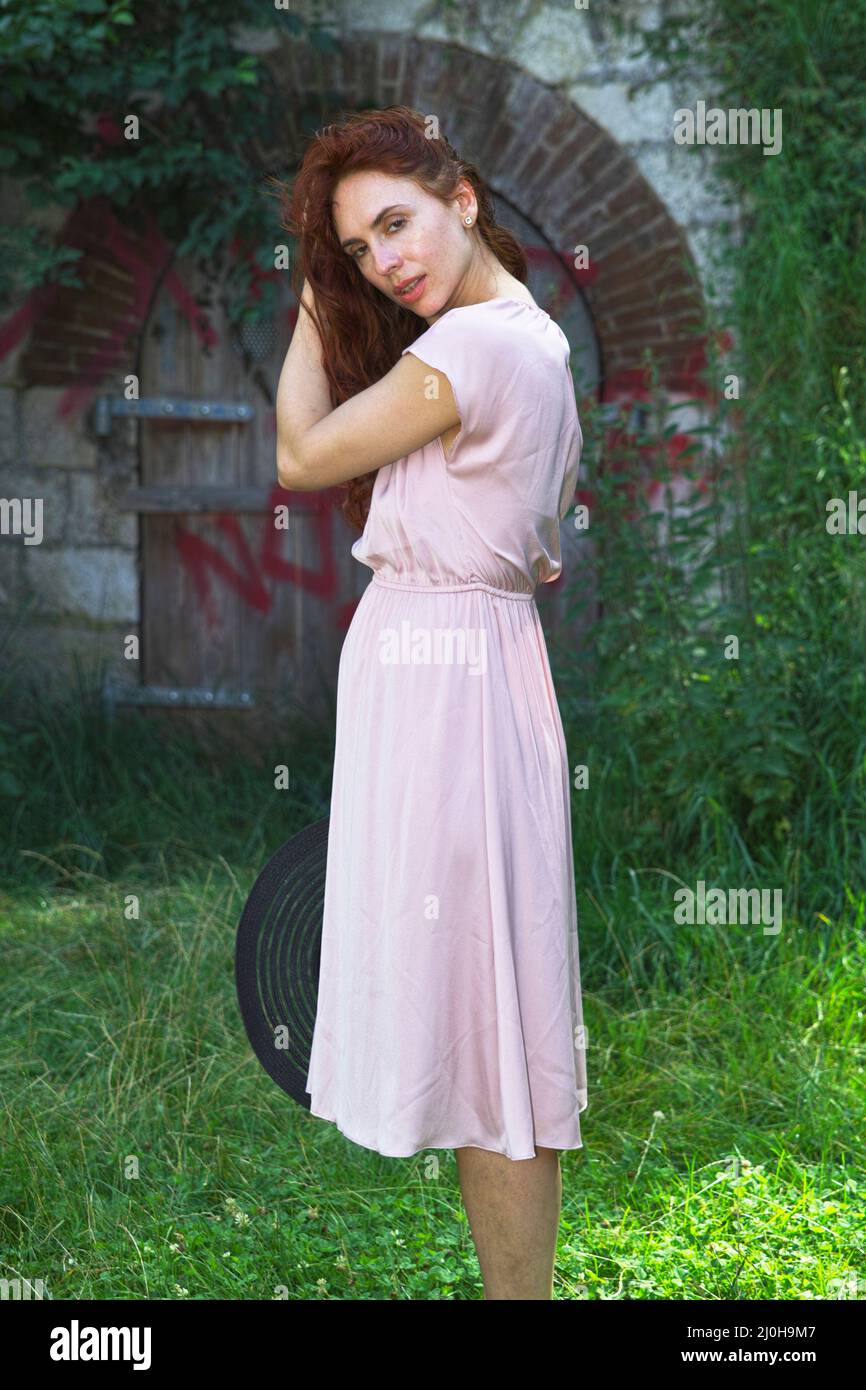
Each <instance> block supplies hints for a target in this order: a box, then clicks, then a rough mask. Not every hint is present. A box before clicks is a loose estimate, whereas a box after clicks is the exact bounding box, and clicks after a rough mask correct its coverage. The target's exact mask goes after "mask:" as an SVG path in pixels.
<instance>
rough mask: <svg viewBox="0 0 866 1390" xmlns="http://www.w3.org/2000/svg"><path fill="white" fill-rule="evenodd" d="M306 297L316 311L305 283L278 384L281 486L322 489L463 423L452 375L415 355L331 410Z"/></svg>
mask: <svg viewBox="0 0 866 1390" xmlns="http://www.w3.org/2000/svg"><path fill="white" fill-rule="evenodd" d="M307 296H309V303H310V304H311V305H312V307H313V308H315V305H314V301H313V296H312V293H311V291H310V290H309V289H308V286H307V284H306V282H305V283H304V289H303V292H302V296H301V308H300V309H299V311H298V322H297V324H296V325H295V332H294V335H293V337H292V341H291V344H290V345H289V350H288V352H287V354H286V360H285V362H284V363H283V370H282V373H281V374H280V384H279V387H278V389H277V478H278V479H279V482H280V484H281V486H282V487H285V488H289V489H291V490H292V491H297V492H316V491H318V490H319V489H321V488H326V487H333V486H334V485H335V484H337V483H343V482H348V481H349V479H351V478H358V477H360V476H361V475H362V474H363V473H371V472H374V471H375V470H376V469H379V468H382V467H384V465H385V464H388V463H395V462H396V460H397V459H400V458H405V457H406V455H407V454H410V453H412V452H414V450H415V449H420V448H421V447H422V445H424V444H429V443H430V442H431V440H433V439H436V437H437V436H438V435H440V434H444V432H445V431H446V430H448V429H450V428H451V427H452V426H453V425H456V424H458V423H459V421H460V416H459V414H458V411H457V405H456V402H455V400H454V394H453V392H452V389H451V385H450V383H449V381H448V378H447V377H446V376H445V375H444V374H443V373H442V372H434V370H433V368H432V367H430V366H429V365H428V364H427V363H426V362H423V361H422V360H421V359H420V358H419V357H416V356H415V355H414V354H413V353H411V352H409V353H406V354H405V356H401V358H400V360H399V361H398V362H396V363H395V365H394V366H393V367H392V368H391V370H390V372H388V373H386V375H385V376H383V377H382V379H381V381H377V382H375V383H374V384H373V385H372V386H369V387H368V388H367V390H366V391H359V392H358V394H357V395H356V396H352V397H351V399H350V400H348V401H344V403H343V404H342V405H340V406H337V408H336V409H335V410H333V409H332V408H331V404H330V400H331V398H330V394H329V391H328V383H327V379H326V377H325V373H324V370H323V368H322V358H321V344H320V342H319V337H318V334H317V333H316V330H315V327H314V325H313V323H312V321H311V319H310V317H309V314H308V313H307V312H306V310H305V308H304V304H305V300H306V297H307ZM431 397H432V399H431Z"/></svg>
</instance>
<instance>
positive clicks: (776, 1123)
mask: <svg viewBox="0 0 866 1390" xmlns="http://www.w3.org/2000/svg"><path fill="white" fill-rule="evenodd" d="M170 728H171V726H170V725H163V726H162V727H161V726H160V724H159V723H158V722H155V721H152V720H147V719H142V718H141V717H136V716H134V715H133V716H129V717H126V718H120V719H118V720H117V722H116V723H115V724H114V725H106V724H105V722H104V721H103V719H102V716H101V714H100V712H99V709H98V707H97V705H96V703H95V701H94V700H93V699H87V698H84V699H83V700H82V699H80V700H79V701H78V703H76V704H73V703H72V702H70V703H69V704H68V705H67V706H66V708H65V710H64V708H63V707H57V706H49V705H48V703H47V702H46V701H43V702H41V703H40V701H39V697H38V696H36V695H35V696H34V702H33V705H32V712H31V720H30V726H29V728H28V729H25V730H23V731H22V732H21V733H20V734H19V736H18V738H17V739H16V740H15V741H14V742H12V741H9V740H7V744H6V750H5V759H4V762H5V769H4V770H5V773H6V775H7V782H6V785H7V790H9V788H10V787H11V785H12V782H11V781H10V779H14V781H15V782H16V783H17V784H18V785H19V786H20V788H21V790H20V794H19V795H18V796H17V797H9V796H7V798H6V802H5V804H6V806H7V807H8V808H9V809H10V810H11V817H10V820H9V822H8V833H7V837H6V842H5V854H4V860H3V863H2V875H3V877H2V884H3V886H2V898H0V921H2V941H0V946H2V960H3V972H2V980H0V1013H2V1018H3V1035H2V1036H3V1047H2V1069H3V1097H4V1101H3V1109H2V1144H3V1151H4V1170H5V1172H4V1184H3V1197H2V1204H0V1222H2V1225H0V1265H2V1273H3V1274H4V1275H5V1276H6V1277H14V1276H16V1275H18V1276H20V1277H24V1278H28V1279H31V1280H35V1279H39V1278H41V1279H43V1280H44V1281H45V1285H46V1291H47V1293H48V1295H49V1296H51V1297H54V1298H64V1299H71V1298H75V1299H81V1298H130V1299H133V1298H167V1299H175V1298H192V1299H196V1298H199V1299H205V1298H236V1299H250V1298H278V1297H289V1298H292V1299H309V1298H322V1299H328V1298H336V1299H380V1298H396V1299H438V1298H457V1299H472V1298H480V1297H481V1294H482V1290H481V1281H480V1274H479V1269H478V1264H477V1260H476V1257H475V1252H474V1247H473V1245H472V1241H471V1237H470V1233H469V1229H468V1225H467V1222H466V1218H465V1215H464V1212H463V1208H462V1202H461V1198H460V1191H459V1185H458V1182H457V1172H456V1164H455V1160H454V1156H453V1153H452V1152H451V1151H450V1150H429V1151H426V1152H425V1153H422V1154H419V1155H417V1156H416V1157H414V1158H411V1159H389V1158H385V1157H382V1156H380V1155H378V1154H375V1153H373V1152H372V1151H370V1150H366V1149H363V1148H361V1147H360V1146H358V1145H355V1144H353V1143H351V1142H350V1141H349V1140H348V1139H346V1138H345V1137H344V1136H343V1135H341V1134H340V1133H339V1131H338V1130H337V1129H336V1127H335V1126H334V1125H332V1124H330V1123H328V1122H327V1121H323V1120H319V1119H318V1118H316V1117H314V1116H311V1115H310V1114H308V1113H307V1112H306V1111H304V1110H302V1109H301V1108H300V1107H299V1106H297V1105H295V1104H294V1103H293V1102H292V1101H290V1100H289V1099H288V1098H287V1097H286V1096H284V1094H283V1093H282V1091H280V1090H279V1088H278V1087H276V1086H275V1085H274V1083H273V1082H272V1081H271V1080H270V1078H269V1077H268V1076H267V1075H266V1073H265V1072H264V1071H263V1069H262V1068H261V1066H260V1064H259V1063H258V1061H257V1060H256V1059H255V1057H254V1056H253V1054H252V1052H251V1049H250V1047H249V1044H248V1042H247V1039H246V1035H245V1033H244V1030H243V1025H242V1021H241V1018H240V1015H239V1012H238V1008H237V1002H236V996H235V989H234V973H233V972H234V937H235V930H236V926H237V921H238V918H239V915H240V912H241V909H242V906H243V903H244V901H245V898H246V894H247V892H248V891H249V888H250V887H251V885H252V882H253V880H254V877H255V875H256V873H257V872H258V869H259V868H260V867H261V864H262V862H263V861H264V859H265V858H266V857H267V855H268V854H269V853H270V852H272V850H273V849H274V848H276V846H277V845H278V844H279V843H281V841H282V840H284V839H286V838H288V836H289V835H290V834H291V833H293V831H294V830H295V829H297V828H299V827H300V826H301V825H303V824H305V823H306V822H308V821H309V820H311V819H315V818H317V817H318V815H320V814H322V806H323V798H324V799H325V801H326V798H327V795H328V792H329V785H330V762H329V760H328V757H327V754H326V748H325V747H324V746H323V747H320V748H318V749H317V748H316V746H315V742H314V740H312V739H311V737H310V736H309V735H307V736H306V737H305V738H304V739H303V740H302V741H301V742H300V743H299V744H298V745H297V746H293V747H292V748H291V750H290V751H288V755H287V748H286V747H282V748H281V750H280V756H279V757H278V756H277V754H276V753H274V754H273V755H272V756H267V755H265V754H263V755H261V757H260V758H259V759H256V758H251V757H250V756H249V754H238V753H235V754H233V755H232V754H231V753H230V752H228V751H226V750H223V752H222V755H221V756H220V757H215V756H214V754H213V751H212V750H211V751H210V752H209V753H208V755H207V756H203V755H202V751H201V749H200V748H196V746H195V745H194V744H193V743H191V742H190V741H189V739H188V738H187V737H184V736H180V737H179V736H176V735H172V734H171V732H170ZM28 735H29V737H28ZM317 757H318V759H319V761H317ZM277 761H286V762H287V763H288V764H289V767H290V771H291V781H292V788H293V789H292V790H290V791H288V792H276V791H274V789H273V766H274V764H275V763H276V762H277ZM577 819H578V821H579V820H580V817H578V818H577ZM698 876H700V875H699V872H698V866H695V871H694V878H696V877H698ZM638 885H641V886H640V888H638ZM585 887H586V885H585V883H584V881H583V878H582V874H581V872H580V871H579V872H578V889H579V896H578V901H579V910H580V930H581V959H582V967H583V976H584V1001H585V1010H586V1023H587V1028H588V1034H589V1053H588V1069H589V1087H590V1105H589V1108H588V1109H587V1110H586V1111H585V1112H584V1114H583V1116H582V1125H583V1134H584V1142H585V1148H584V1149H583V1150H582V1151H578V1152H568V1153H565V1154H563V1156H562V1160H561V1162H562V1172H563V1207H562V1222H561V1229H560V1246H559V1252H558V1259H557V1273H556V1288H555V1292H556V1297H557V1298H589V1299H595V1298H605V1299H610V1298H642V1299H660V1298H674V1299H696V1298H709V1299H729V1298H744V1299H766V1298H786V1299H803V1298H835V1297H838V1296H839V1294H840V1290H841V1291H842V1292H843V1294H844V1292H845V1290H846V1289H847V1288H848V1286H849V1281H851V1280H854V1281H856V1280H857V1279H858V1278H859V1279H860V1284H859V1285H857V1284H856V1282H855V1284H854V1285H852V1286H851V1287H854V1288H856V1289H858V1290H859V1294H860V1296H862V1268H863V1249H864V1236H866V1232H864V1211H863V1200H862V1195H863V1194H862V1177H861V1175H862V1169H863V1153H862V1147H863V1145H862V1124H861V1120H862V1114H863V1043H862V1033H863V1029H862V980H863V973H864V952H866V946H864V933H863V921H864V911H866V908H864V902H863V900H862V899H861V900H860V901H851V903H850V905H849V910H848V912H847V914H846V915H845V916H844V917H843V918H841V919H840V920H839V921H836V922H833V923H832V924H830V925H828V924H820V923H819V924H815V923H810V924H806V923H799V922H797V921H790V922H789V921H787V920H786V921H785V923H784V926H783V929H782V931H781V932H780V933H779V934H778V935H777V936H765V935H764V934H763V933H762V931H761V929H760V927H727V928H709V927H700V926H696V927H679V928H673V927H672V926H671V921H672V917H671V899H670V886H669V884H668V882H667V880H666V879H665V878H664V877H662V876H659V875H657V874H653V873H648V874H644V875H641V874H638V875H633V874H629V873H627V872H621V873H619V874H617V873H616V872H614V874H613V875H612V877H611V880H610V886H609V887H608V889H607V891H605V892H600V891H599V888H598V887H597V886H595V887H593V886H590V888H589V891H588V892H587V891H584V889H585ZM131 894H134V895H136V896H137V897H138V900H139V915H138V916H137V917H135V916H129V915H128V913H127V906H128V897H129V895H131ZM848 1296H851V1295H850V1294H849V1295H848Z"/></svg>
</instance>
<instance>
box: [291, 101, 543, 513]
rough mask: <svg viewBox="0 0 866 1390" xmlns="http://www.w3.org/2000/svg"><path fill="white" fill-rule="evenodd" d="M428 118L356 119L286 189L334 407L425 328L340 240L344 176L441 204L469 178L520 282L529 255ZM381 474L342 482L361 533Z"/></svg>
mask: <svg viewBox="0 0 866 1390" xmlns="http://www.w3.org/2000/svg"><path fill="white" fill-rule="evenodd" d="M427 128H428V127H427V120H426V119H425V117H424V116H423V115H422V114H421V112H420V111H414V110H413V109H412V108H411V107H410V106H388V107H386V108H385V109H384V110H379V111H359V112H355V113H353V114H352V115H350V116H348V117H346V118H345V119H343V120H342V121H341V122H340V123H339V124H337V125H329V126H325V128H324V129H323V130H321V131H319V132H317V133H316V134H315V135H314V136H313V137H312V139H311V141H310V144H309V145H308V147H307V150H306V153H305V154H304V158H303V161H302V163H301V166H300V169H299V170H298V172H297V174H296V176H295V178H294V181H293V183H292V184H291V186H290V188H288V187H287V186H285V185H283V186H282V196H283V202H282V214H283V222H282V223H281V225H282V226H283V227H284V229H285V230H286V231H288V232H289V233H290V234H291V235H292V236H293V237H295V238H296V239H297V242H298V247H297V255H296V257H295V264H294V269H293V273H292V288H293V290H294V291H295V294H296V295H297V298H298V300H299V301H300V298H301V293H302V291H303V286H304V280H306V281H307V282H308V283H309V286H310V288H311V289H312V291H313V294H314V295H315V298H316V308H317V310H318V316H319V323H318V324H317V330H318V333H319V339H320V341H321V343H322V361H323V365H324V369H325V373H326V376H327V378H328V385H329V387H330V393H331V404H332V407H333V408H334V409H336V407H337V406H338V405H342V404H343V402H344V401H346V400H349V399H350V397H352V396H355V395H357V394H358V392H359V391H364V390H366V388H367V387H368V386H372V385H373V383H374V382H376V381H380V380H381V378H382V377H383V376H385V374H386V373H387V372H389V371H390V370H391V368H392V367H393V366H394V364H395V363H396V362H397V361H398V360H399V358H400V354H401V352H402V351H403V348H405V347H408V346H409V344H410V343H412V342H414V341H415V339H416V338H418V337H420V335H421V333H423V332H425V331H426V329H427V327H428V325H427V323H426V322H425V321H424V320H423V319H422V320H419V318H418V315H417V314H413V313H412V312H411V311H410V310H409V309H404V308H403V307H402V306H401V305H399V304H396V303H394V302H393V301H391V300H390V299H388V298H386V296H385V295H383V294H382V293H380V291H379V290H377V289H375V288H374V287H373V286H372V285H371V284H370V282H369V281H368V280H365V279H364V278H363V276H362V275H361V273H360V271H359V270H358V268H357V266H355V265H354V264H353V262H352V260H351V259H350V257H349V256H347V255H346V253H345V251H344V250H343V248H342V247H341V246H340V243H339V241H338V240H337V233H336V228H335V227H334V220H333V214H332V206H331V200H332V197H333V194H334V190H335V188H336V185H337V184H338V182H339V181H340V179H341V178H343V177H345V176H346V175H348V174H351V173H355V172H356V171H358V170H361V169H364V170H367V169H370V170H376V171H377V172H380V173H386V174H392V175H394V176H396V177H398V178H410V179H413V180H414V181H415V182H416V183H417V184H419V185H420V186H421V187H422V188H425V189H426V190H427V192H428V193H431V194H432V195H433V196H434V197H436V198H440V199H441V200H442V202H448V201H450V200H452V199H454V198H455V197H456V196H457V185H458V183H459V181H460V180H461V179H466V180H467V182H468V183H470V184H471V185H472V188H473V190H474V193H475V197H476V199H477V201H478V218H477V223H476V225H477V228H478V233H479V235H480V236H481V238H482V239H483V241H484V242H485V243H486V245H487V246H488V247H489V248H490V250H491V251H492V252H493V254H494V256H495V257H496V258H497V259H498V260H499V262H500V263H501V264H502V265H503V266H504V267H505V269H506V270H507V271H508V272H509V273H510V274H511V275H513V276H514V277H515V279H517V280H520V281H521V282H522V283H523V284H525V283H526V280H527V265H526V257H525V255H524V253H523V250H522V248H521V246H520V243H519V241H518V240H517V238H516V237H515V236H514V235H513V234H512V233H511V232H510V231H509V230H508V229H507V228H506V227H503V226H501V225H500V224H499V223H497V222H496V220H495V218H494V216H493V199H492V196H491V194H490V191H489V189H488V188H487V186H486V184H485V183H484V182H483V180H482V178H481V175H480V174H479V172H478V170H477V169H476V168H475V167H474V165H472V164H467V163H466V161H465V160H463V159H461V158H460V156H459V155H458V154H457V152H456V151H455V150H454V149H453V147H452V146H451V145H450V144H449V143H448V141H447V140H446V139H445V137H444V136H443V135H441V134H440V135H439V136H438V138H431V137H430V136H429V135H428V134H427ZM376 471H377V470H374V471H373V472H372V473H364V474H362V475H361V476H360V477H358V478H352V479H350V480H349V482H347V483H342V484H340V486H341V487H343V488H346V489H347V492H348V495H347V497H346V499H345V500H344V502H343V506H342V510H343V515H344V516H345V518H346V520H347V521H348V522H349V524H350V525H352V526H356V527H357V528H358V530H359V531H361V530H363V528H364V525H365V523H366V520H367V516H368V514H369V511H370V497H371V494H372V492H373V484H374V483H375V481H376Z"/></svg>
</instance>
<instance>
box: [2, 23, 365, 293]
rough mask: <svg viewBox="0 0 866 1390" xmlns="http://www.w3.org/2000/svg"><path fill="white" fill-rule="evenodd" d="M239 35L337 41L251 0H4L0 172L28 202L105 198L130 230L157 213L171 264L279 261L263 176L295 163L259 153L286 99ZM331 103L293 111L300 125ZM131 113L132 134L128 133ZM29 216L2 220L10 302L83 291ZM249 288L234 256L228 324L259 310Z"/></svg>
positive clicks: (318, 48) (73, 254) (70, 255)
mask: <svg viewBox="0 0 866 1390" xmlns="http://www.w3.org/2000/svg"><path fill="white" fill-rule="evenodd" d="M241 30H243V31H244V32H250V31H254V30H270V31H272V32H275V33H277V34H280V33H282V34H283V35H284V36H285V38H286V39H287V40H289V41H291V42H299V41H302V40H303V41H305V42H306V43H307V44H309V45H310V46H311V47H312V49H313V51H314V52H315V53H322V54H324V53H330V52H333V51H334V49H335V48H336V47H337V40H336V39H335V37H334V36H333V35H332V34H331V33H329V32H328V31H327V30H326V29H323V28H322V27H320V26H317V25H315V24H311V23H308V22H306V21H305V20H303V19H301V18H300V17H299V16H298V15H296V14H294V13H293V12H292V11H291V10H290V9H286V10H280V9H275V8H274V7H273V6H272V5H267V4H266V5H263V4H260V3H257V0H170V3H168V0H157V3H154V0H0V62H2V66H3V82H2V85H0V121H2V127H3V140H2V143H0V172H2V173H4V174H5V175H6V176H7V177H8V178H10V179H12V180H15V181H16V182H17V183H18V184H19V186H21V187H23V188H24V189H25V191H26V196H27V198H28V199H29V201H30V203H31V205H32V206H33V207H34V208H42V207H46V206H49V205H55V206H56V205H58V204H59V205H61V206H65V207H68V208H73V207H75V206H76V205H78V204H80V203H86V202H88V201H90V200H92V199H98V198H104V199H106V200H107V201H108V202H110V204H111V207H112V209H113V210H114V211H115V213H116V214H117V216H118V217H119V218H120V219H121V220H123V221H127V222H129V223H130V224H133V225H134V224H135V222H136V219H138V218H141V217H142V216H144V215H147V216H149V217H153V218H154V219H155V221H156V223H157V225H158V226H159V229H160V231H161V232H162V233H163V235H164V236H165V237H166V238H167V239H168V240H169V241H170V242H172V243H173V244H174V246H175V248H176V253H177V255H178V257H183V256H185V255H193V256H195V257H196V258H197V259H200V260H212V259H218V258H221V257H224V256H226V255H227V253H228V249H229V248H230V247H231V246H232V244H233V243H235V242H236V241H237V243H238V244H240V245H243V246H245V247H247V248H250V250H251V253H252V255H253V258H254V259H255V260H257V261H258V263H259V264H260V265H262V266H263V267H264V266H270V267H272V266H273V254H274V253H273V248H274V245H275V244H276V243H278V242H279V241H282V240H286V234H285V233H284V232H282V231H281V229H280V228H279V219H278V216H277V214H276V209H275V206H274V195H273V192H272V191H271V190H270V189H269V187H268V184H267V179H268V176H269V175H272V174H273V175H275V176H277V177H279V178H284V177H286V176H287V175H288V176H290V174H291V171H290V170H288V169H287V168H286V166H285V164H283V165H275V167H274V168H268V167H264V166H263V165H262V164H261V162H260V156H259V155H258V153H257V152H258V151H260V150H263V149H267V150H270V149H274V148H275V147H276V148H279V144H280V131H281V129H283V128H284V124H285V122H284V114H283V113H284V110H285V102H286V97H285V93H284V92H282V91H281V90H280V89H279V88H278V86H277V84H276V82H275V79H274V73H273V71H272V69H271V68H269V67H268V64H267V61H266V58H265V57H264V56H259V55H258V54H255V53H245V52H242V51H240V49H239V47H238V46H237V38H238V35H239V31H241ZM331 97H332V94H329V93H325V94H324V95H323V97H322V100H321V103H318V104H314V105H311V106H304V107H302V108H301V109H299V108H298V107H297V106H296V107H294V108H293V110H294V114H295V115H296V117H298V118H299V120H300V124H301V126H302V128H303V129H305V130H313V129H315V128H316V126H317V125H318V124H319V123H320V121H321V119H322V118H323V116H324V115H325V112H326V111H327V110H328V109H329V108H328V102H329V100H330V99H331ZM130 115H132V116H136V117H137V118H138V121H139V132H138V137H139V138H138V139H137V140H130V139H125V138H123V131H124V123H125V122H126V120H127V118H128V117H129V116H130ZM112 126H113V127H114V128H115V129H114V132H112V130H111V127H112ZM25 223H26V219H25V218H22V216H21V215H20V214H18V215H17V216H16V217H15V218H14V220H6V221H3V222H0V298H2V300H3V302H4V303H5V304H7V305H8V303H9V302H10V300H13V299H16V298H18V297H19V296H22V295H24V294H26V293H27V292H28V291H30V290H33V289H35V288H36V287H37V286H39V285H42V284H46V283H51V282H55V283H60V284H65V285H71V286H79V287H80V285H81V281H80V280H79V278H78V277H77V274H76V262H77V260H78V259H79V257H80V253H79V252H77V251H76V250H74V249H73V248H71V247H64V246H61V245H57V244H56V243H55V239H54V238H53V237H52V236H50V235H48V234H46V235H45V236H39V235H34V231H33V226H32V225H25ZM248 282H249V272H248V270H245V269H244V267H243V265H242V263H239V264H238V265H237V266H236V267H235V268H234V271H233V278H232V279H230V281H229V285H230V293H229V315H230V317H231V318H232V319H234V320H235V321H239V320H240V319H241V318H242V317H244V316H245V315H247V316H249V314H250V313H251V312H252V313H253V314H254V315H256V314H262V313H264V312H267V310H268V307H269V305H268V299H267V295H268V291H269V289H270V288H271V287H270V286H269V284H268V282H264V291H265V296H264V299H263V300H262V301H259V302H258V304H257V307H256V308H252V307H251V304H250V303H249V301H248V299H247V297H246V290H247V287H248Z"/></svg>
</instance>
